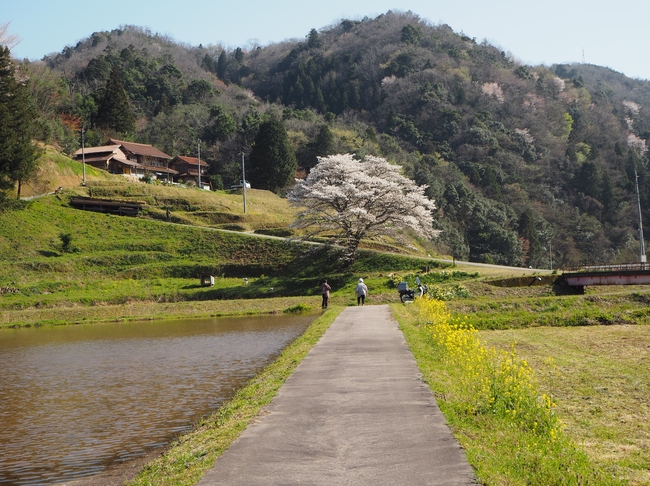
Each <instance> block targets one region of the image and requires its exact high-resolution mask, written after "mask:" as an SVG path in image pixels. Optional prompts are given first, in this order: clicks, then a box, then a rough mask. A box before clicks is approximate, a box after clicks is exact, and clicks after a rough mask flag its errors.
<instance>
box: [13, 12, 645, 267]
mask: <svg viewBox="0 0 650 486" xmlns="http://www.w3.org/2000/svg"><path fill="white" fill-rule="evenodd" d="M469 35H471V33H470V34H468V35H465V34H463V33H456V32H454V31H453V29H452V28H451V27H449V26H447V25H432V24H430V23H428V22H425V21H423V20H422V19H420V18H419V17H418V16H416V15H414V14H412V13H410V12H407V13H395V12H388V13H386V14H383V15H380V16H379V17H377V18H373V19H369V18H366V19H363V20H343V21H341V22H337V23H336V24H333V25H330V26H328V27H325V28H321V29H319V30H317V29H312V30H311V31H310V32H306V35H305V38H304V39H299V40H288V41H284V42H281V43H277V44H272V45H268V46H264V47H262V46H248V47H246V48H244V47H241V48H236V49H225V48H222V46H218V45H215V46H207V47H206V46H198V47H197V46H187V45H182V44H179V43H176V42H174V41H173V40H172V39H169V38H166V37H162V36H159V35H155V34H152V33H151V32H149V31H147V30H145V29H141V28H138V27H131V26H127V27H122V28H120V29H118V30H114V31H111V32H97V33H94V34H92V35H91V36H90V37H89V38H87V39H85V40H83V41H81V42H79V44H78V45H77V46H75V47H69V48H66V49H64V51H63V52H61V53H60V54H58V55H56V56H50V57H48V58H46V59H44V61H43V62H33V63H29V62H25V63H22V65H21V69H22V73H23V74H24V76H25V77H26V78H28V79H29V87H30V92H31V95H32V99H33V101H34V103H35V106H36V107H37V109H38V110H39V118H38V120H39V130H38V138H39V139H41V140H43V141H45V142H48V143H57V144H59V145H60V146H61V147H62V150H64V151H65V152H67V153H71V152H73V151H74V150H76V149H77V148H78V146H79V129H80V128H81V126H82V125H83V126H84V127H85V128H86V143H87V144H88V145H91V144H99V143H101V142H102V141H104V139H105V138H106V137H107V136H108V135H113V134H120V135H121V136H123V137H128V138H129V139H131V140H134V141H137V142H143V143H150V144H153V145H154V146H156V147H157V148H159V149H161V150H163V151H164V152H166V153H168V154H169V155H172V156H174V155H177V154H181V155H195V154H196V150H197V139H199V138H200V139H201V141H202V142H201V143H202V149H201V150H202V157H204V158H205V159H206V160H207V161H208V162H209V163H210V164H211V166H210V170H211V172H212V173H213V174H214V175H219V176H221V179H222V180H223V182H224V183H225V184H226V185H227V184H229V183H231V182H232V181H237V180H239V178H240V175H239V174H240V167H241V153H242V152H243V153H244V154H245V156H246V157H248V155H250V154H251V152H252V151H253V147H254V145H255V144H256V143H257V145H260V144H261V143H262V142H261V141H260V140H257V141H256V138H257V136H258V130H259V128H260V126H262V125H263V124H264V123H267V122H269V121H270V120H271V121H275V122H277V121H281V122H282V125H283V127H284V129H285V130H286V133H282V132H283V131H282V130H276V131H275V132H274V133H276V132H277V133H278V135H277V136H278V137H283V136H286V137H287V138H288V141H289V144H290V147H291V149H292V150H293V152H294V153H295V156H296V159H297V162H298V165H300V166H302V167H304V168H305V169H306V170H309V169H310V168H311V167H313V165H314V164H315V163H316V161H317V159H316V157H317V156H321V155H328V154H333V153H354V154H358V155H364V154H371V155H377V156H382V157H385V158H387V159H388V160H390V161H394V162H396V163H399V164H400V165H402V166H403V167H404V171H405V173H406V174H407V175H408V176H410V177H412V178H413V179H415V181H416V182H417V183H418V184H427V185H428V186H429V189H428V195H429V196H430V197H431V198H432V199H434V200H435V201H436V204H437V206H438V209H437V213H436V225H437V227H438V228H439V229H441V230H442V234H441V237H440V240H439V246H440V249H441V251H444V252H446V253H451V254H453V255H454V256H455V257H457V258H463V259H467V258H469V259H470V260H473V261H482V262H495V263H501V264H509V265H523V266H529V265H531V266H533V267H546V268H548V267H549V266H550V264H551V261H550V260H551V258H552V260H553V267H554V268H555V267H559V266H561V265H564V266H570V265H577V264H581V263H604V262H622V261H636V260H637V259H638V256H637V253H638V247H639V242H638V231H637V210H636V197H635V192H634V182H635V171H636V172H637V173H638V175H639V186H640V190H641V203H642V206H643V207H646V208H647V207H650V178H649V177H648V170H647V167H646V166H647V161H648V160H647V141H648V139H649V138H650V83H648V82H646V81H639V80H633V79H629V78H627V77H625V76H624V75H622V74H619V73H616V72H614V71H612V70H610V69H607V68H602V67H598V66H593V65H584V64H576V65H557V66H526V65H524V64H522V63H520V62H518V61H517V60H516V58H514V57H513V56H512V55H510V54H507V53H504V52H502V51H500V50H499V49H498V48H496V47H494V46H492V45H490V44H487V43H485V42H483V43H479V42H477V41H476V39H474V38H472V37H470V36H469ZM215 37H218V35H216V34H215ZM514 55H515V56H516V53H514ZM111 80H113V81H111ZM115 80H118V81H115ZM116 82H117V84H118V85H119V84H121V86H118V88H119V89H123V90H124V92H125V93H126V95H127V98H128V102H127V103H126V106H118V107H117V108H118V109H119V111H120V112H121V113H125V114H126V115H125V119H123V120H116V119H115V117H109V118H107V117H106V113H110V112H111V110H113V109H115V106H112V104H115V103H116V97H115V96H111V95H107V93H109V92H111V90H113V89H115V88H114V86H115V83H116ZM130 117H132V118H130ZM118 122H119V123H118ZM273 136H276V135H273ZM267 138H268V137H267ZM264 143H266V142H264ZM258 148H259V147H258ZM255 164H257V166H256V165H255ZM260 164H264V162H263V158H262V159H260V158H259V157H258V158H257V159H256V161H255V160H254V163H253V164H252V166H251V180H252V181H253V182H254V183H255V182H257V183H258V186H261V187H263V186H264V183H265V180H261V179H258V180H256V177H258V178H261V174H264V170H262V169H263V168H260ZM269 188H271V189H274V190H281V188H279V187H275V186H274V187H269ZM644 224H646V225H647V226H648V227H650V219H644Z"/></svg>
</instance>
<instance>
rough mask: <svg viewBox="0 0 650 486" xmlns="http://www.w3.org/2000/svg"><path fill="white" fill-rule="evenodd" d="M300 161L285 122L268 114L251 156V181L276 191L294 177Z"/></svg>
mask: <svg viewBox="0 0 650 486" xmlns="http://www.w3.org/2000/svg"><path fill="white" fill-rule="evenodd" d="M297 167H298V164H297V162H296V155H295V154H294V151H293V148H292V147H291V143H290V142H289V136H288V135H287V131H286V129H285V128H284V125H283V124H282V122H281V121H280V120H278V119H276V118H269V119H268V120H266V121H263V122H262V124H261V125H260V128H259V131H258V133H257V136H256V137H255V143H254V144H253V150H252V151H251V154H250V157H249V170H250V172H249V174H250V180H251V183H252V184H253V185H254V186H256V187H259V188H261V189H268V190H271V191H276V190H278V189H281V188H283V187H285V186H287V185H288V184H289V183H290V182H291V180H292V179H293V177H294V175H295V173H296V169H297Z"/></svg>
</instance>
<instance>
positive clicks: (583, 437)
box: [393, 282, 650, 485]
mask: <svg viewBox="0 0 650 486" xmlns="http://www.w3.org/2000/svg"><path fill="white" fill-rule="evenodd" d="M482 285H483V284H482V283H480V282H474V283H473V286H474V287H473V290H474V291H478V290H480V287H481V286H482ZM509 290H510V291H512V292H513V293H514V294H515V295H514V296H510V297H509V298H508V297H506V295H505V293H503V294H502V295H500V296H499V297H497V298H496V299H495V296H494V295H491V296H490V297H489V302H488V297H486V296H483V297H481V296H480V295H479V296H478V297H476V296H475V297H473V298H472V299H461V300H455V301H452V302H449V303H446V304H445V303H443V302H441V301H436V300H429V299H421V300H420V301H418V302H417V303H416V305H414V306H403V305H394V306H393V310H394V312H395V314H396V316H397V317H398V320H399V321H400V325H401V327H402V329H403V331H404V334H405V336H406V339H407V341H408V343H409V346H410V347H411V349H412V351H413V352H414V355H415V357H416V360H417V361H418V364H419V366H420V369H421V370H422V372H423V375H424V378H425V380H426V381H427V383H428V384H429V386H430V387H431V389H432V391H433V392H434V394H435V396H436V399H437V401H438V404H439V406H440V408H441V410H442V411H443V413H444V414H445V416H446V418H447V420H448V422H449V424H450V426H451V427H452V429H453V431H454V434H455V435H456V437H457V438H458V440H459V441H460V442H461V444H462V445H463V447H464V448H465V449H466V451H467V455H468V459H469V461H470V463H471V464H472V466H473V467H474V469H475V471H476V474H477V476H478V478H479V480H480V481H481V483H482V484H521V485H523V484H549V485H550V484H557V485H560V484H562V485H564V484H603V485H612V484H648V482H649V481H650V477H649V476H648V464H649V461H650V455H649V454H648V441H649V440H650V428H649V427H647V425H646V424H647V423H648V419H649V418H650V416H649V414H650V408H649V407H648V406H647V405H648V404H647V400H646V397H647V396H648V391H650V390H648V386H650V382H649V380H648V373H647V369H645V366H644V364H643V363H646V362H647V358H648V349H650V326H647V325H643V324H647V322H648V320H647V318H644V317H643V316H645V315H646V314H644V312H645V311H647V302H646V299H647V296H648V294H647V293H646V292H647V291H640V290H639V289H635V290H631V291H628V292H622V291H620V289H619V292H618V293H615V294H612V293H611V290H612V289H607V288H604V289H600V290H599V289H596V290H594V289H590V290H589V291H588V294H587V295H585V296H555V297H554V299H555V303H556V304H557V305H556V306H555V307H552V306H550V305H549V303H548V301H547V299H549V298H550V297H548V296H544V295H542V294H544V293H547V292H548V287H546V288H542V287H539V288H537V289H536V288H534V287H533V288H516V289H513V288H511V289H509ZM485 293H487V291H485ZM498 293H499V292H498V290H497V291H496V292H495V294H498ZM522 294H527V295H526V296H523V295H522ZM535 294H537V295H535ZM477 302H478V303H477ZM490 303H493V304H494V305H490ZM472 305H477V306H479V307H481V308H483V307H485V308H487V309H491V312H485V313H484V316H485V320H486V321H487V322H486V323H483V325H481V320H480V317H478V316H476V315H471V314H466V313H465V312H464V311H465V310H467V308H468V307H470V306H472ZM515 307H516V308H520V307H521V308H524V310H525V311H526V312H532V313H536V314H539V313H540V311H539V310H537V311H535V309H545V311H544V312H543V314H545V317H544V318H542V320H541V321H536V320H535V319H527V320H521V319H519V320H518V319H517V318H516V317H515V318H513V319H511V322H512V326H510V327H508V326H507V322H508V320H509V319H510V317H512V316H511V314H510V313H511V309H512V308H515ZM451 309H455V310H451ZM526 309H527V310H526ZM568 309H572V310H573V312H574V313H575V314H576V315H578V316H581V317H580V318H575V319H571V318H567V316H568V317H570V316H571V310H568ZM612 309H617V311H612ZM603 312H608V313H609V314H610V315H615V314H616V313H617V312H618V313H619V314H620V315H626V316H628V318H627V319H628V321H627V324H632V323H636V324H640V325H623V326H621V325H606V326H605V325H601V324H600V323H599V321H598V319H597V317H598V316H600V315H602V313H603ZM635 314H636V315H637V316H636V317H633V318H629V316H633V315H635ZM639 316H640V317H639ZM495 321H496V322H499V323H500V326H501V327H500V329H506V330H496V331H495V330H490V329H492V328H493V324H494V322H495ZM542 323H543V325H542ZM479 329H484V330H482V331H479Z"/></svg>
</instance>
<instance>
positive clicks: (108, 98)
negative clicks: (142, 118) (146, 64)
mask: <svg viewBox="0 0 650 486" xmlns="http://www.w3.org/2000/svg"><path fill="white" fill-rule="evenodd" d="M97 124H98V125H99V126H100V127H101V128H108V129H112V130H115V131H116V132H118V133H123V134H128V133H133V132H135V116H134V115H133V112H132V111H131V106H130V105H129V98H128V96H127V94H126V90H125V89H124V84H123V83H122V76H121V73H120V70H119V68H118V67H117V66H113V68H112V69H111V75H110V77H109V78H108V81H106V87H105V88H104V95H103V97H102V99H101V102H100V104H99V110H98V114H97Z"/></svg>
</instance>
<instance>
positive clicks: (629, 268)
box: [562, 263, 650, 273]
mask: <svg viewBox="0 0 650 486" xmlns="http://www.w3.org/2000/svg"><path fill="white" fill-rule="evenodd" d="M645 270H650V263H619V264H617V265H584V266H582V267H573V268H565V269H562V271H563V272H564V273H581V272H638V271H645Z"/></svg>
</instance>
